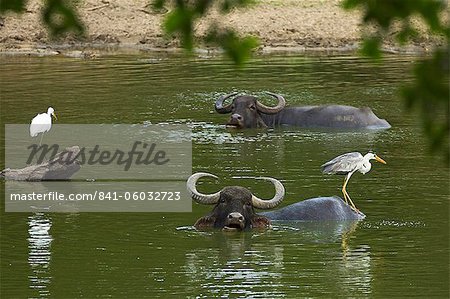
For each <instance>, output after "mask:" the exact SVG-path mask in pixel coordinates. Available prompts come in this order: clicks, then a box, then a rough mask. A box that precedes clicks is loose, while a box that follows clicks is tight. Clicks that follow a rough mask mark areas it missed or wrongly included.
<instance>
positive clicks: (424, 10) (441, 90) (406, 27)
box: [343, 0, 450, 165]
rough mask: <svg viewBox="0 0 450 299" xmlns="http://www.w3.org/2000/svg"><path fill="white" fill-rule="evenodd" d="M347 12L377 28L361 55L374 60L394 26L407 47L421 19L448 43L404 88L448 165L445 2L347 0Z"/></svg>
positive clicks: (408, 103)
mask: <svg viewBox="0 0 450 299" xmlns="http://www.w3.org/2000/svg"><path fill="white" fill-rule="evenodd" d="M343 7H344V8H346V9H356V8H358V9H362V11H363V14H364V17H363V21H364V22H365V23H366V24H375V25H376V28H378V29H377V30H376V32H375V33H374V34H373V35H372V36H370V37H368V38H366V39H365V41H364V42H363V46H362V52H363V53H364V54H365V55H367V56H369V57H373V58H380V57H381V49H380V48H381V42H382V39H383V37H384V36H385V35H387V34H388V33H389V31H390V29H392V27H393V25H394V23H400V24H401V30H400V31H398V32H396V33H395V38H396V40H397V41H398V42H399V43H401V44H404V43H406V42H407V41H408V40H409V39H411V38H414V37H416V36H417V35H418V31H417V30H416V29H415V28H414V27H413V26H412V25H411V24H412V18H414V17H415V18H417V17H419V18H420V20H422V21H423V22H424V23H425V24H426V25H427V27H428V29H429V31H430V32H431V33H433V34H435V35H439V36H441V37H442V38H444V39H445V45H446V46H445V47H444V48H443V49H436V50H435V51H434V53H433V55H432V56H431V57H428V58H426V59H423V60H422V61H420V62H418V63H417V64H416V66H415V68H414V76H415V81H414V83H412V84H410V85H409V86H405V87H404V89H403V92H402V94H403V97H404V99H405V102H406V106H407V108H408V109H409V110H411V109H413V108H417V109H419V110H420V114H421V120H422V124H423V129H424V131H425V133H426V135H427V136H428V138H429V142H430V149H431V150H432V151H433V152H441V153H442V154H443V156H444V159H445V161H446V163H447V165H449V164H450V150H449V133H450V132H449V122H450V117H449V109H450V107H449V101H450V95H449V43H450V26H449V25H445V24H444V23H443V22H442V19H441V18H440V16H441V15H442V14H443V13H445V10H446V9H447V7H446V1H440V0H414V1H405V0H346V1H344V3H343Z"/></svg>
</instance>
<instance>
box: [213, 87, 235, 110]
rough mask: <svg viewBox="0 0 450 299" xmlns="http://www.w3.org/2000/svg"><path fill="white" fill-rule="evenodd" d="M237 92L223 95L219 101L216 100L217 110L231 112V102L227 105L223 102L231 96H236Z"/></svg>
mask: <svg viewBox="0 0 450 299" xmlns="http://www.w3.org/2000/svg"><path fill="white" fill-rule="evenodd" d="M237 94H238V93H237V92H233V93H230V94H226V95H223V96H221V97H220V98H219V99H218V100H217V101H216V105H215V108H216V111H217V112H219V113H220V114H226V113H231V104H228V105H226V106H225V107H224V106H223V102H224V101H225V100H226V99H228V98H229V97H232V96H235V95H237Z"/></svg>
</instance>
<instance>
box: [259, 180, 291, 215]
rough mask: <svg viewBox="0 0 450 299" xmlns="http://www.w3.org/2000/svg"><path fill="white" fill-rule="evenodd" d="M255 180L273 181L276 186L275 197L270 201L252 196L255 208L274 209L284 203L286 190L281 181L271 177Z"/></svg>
mask: <svg viewBox="0 0 450 299" xmlns="http://www.w3.org/2000/svg"><path fill="white" fill-rule="evenodd" d="M255 179H257V180H267V181H271V182H272V184H274V185H275V196H274V197H273V198H272V199H270V200H263V199H260V198H258V197H256V196H255V195H253V194H252V203H253V206H254V207H255V208H258V209H264V210H266V209H272V208H274V207H276V206H277V205H279V204H280V203H281V202H282V201H283V198H284V193H285V190H284V186H283V184H282V183H281V182H280V181H279V180H277V179H274V178H270V177H258V178H255Z"/></svg>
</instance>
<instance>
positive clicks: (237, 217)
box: [223, 212, 245, 231]
mask: <svg viewBox="0 0 450 299" xmlns="http://www.w3.org/2000/svg"><path fill="white" fill-rule="evenodd" d="M244 228H245V217H244V216H243V215H242V214H241V213H239V212H232V213H230V214H228V216H227V219H226V220H225V225H224V227H223V230H226V231H236V230H243V229H244Z"/></svg>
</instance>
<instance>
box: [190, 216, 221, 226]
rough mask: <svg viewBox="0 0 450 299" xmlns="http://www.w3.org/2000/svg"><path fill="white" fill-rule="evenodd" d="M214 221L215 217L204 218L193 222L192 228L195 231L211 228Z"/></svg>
mask: <svg viewBox="0 0 450 299" xmlns="http://www.w3.org/2000/svg"><path fill="white" fill-rule="evenodd" d="M215 221H216V217H211V216H204V217H202V218H200V219H198V220H197V221H196V222H195V224H194V227H195V228H196V229H202V228H213V227H214V222H215Z"/></svg>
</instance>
